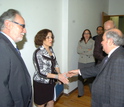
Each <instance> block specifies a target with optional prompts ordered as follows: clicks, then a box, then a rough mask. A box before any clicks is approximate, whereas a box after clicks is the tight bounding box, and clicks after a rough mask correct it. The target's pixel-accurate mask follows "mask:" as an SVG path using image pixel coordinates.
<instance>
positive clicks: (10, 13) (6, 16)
mask: <svg viewBox="0 0 124 107" xmlns="http://www.w3.org/2000/svg"><path fill="white" fill-rule="evenodd" d="M16 14H18V15H20V16H21V14H20V13H19V11H17V10H15V9H9V10H7V11H6V12H4V13H3V14H2V15H1V16H0V30H2V29H3V28H4V22H5V20H9V21H14V18H15V16H16Z"/></svg>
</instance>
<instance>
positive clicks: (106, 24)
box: [104, 20, 115, 30]
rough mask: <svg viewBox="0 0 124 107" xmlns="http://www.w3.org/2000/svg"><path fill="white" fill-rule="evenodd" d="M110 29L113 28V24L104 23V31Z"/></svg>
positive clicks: (110, 21) (109, 21)
mask: <svg viewBox="0 0 124 107" xmlns="http://www.w3.org/2000/svg"><path fill="white" fill-rule="evenodd" d="M112 28H115V23H114V21H112V20H108V21H106V22H105V23H104V29H105V30H110V29H112Z"/></svg>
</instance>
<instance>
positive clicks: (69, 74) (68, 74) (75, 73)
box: [66, 69, 79, 77]
mask: <svg viewBox="0 0 124 107" xmlns="http://www.w3.org/2000/svg"><path fill="white" fill-rule="evenodd" d="M78 74H79V69H77V70H71V71H68V73H66V76H67V77H72V76H75V75H78Z"/></svg>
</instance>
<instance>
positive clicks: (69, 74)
mask: <svg viewBox="0 0 124 107" xmlns="http://www.w3.org/2000/svg"><path fill="white" fill-rule="evenodd" d="M78 74H79V69H77V70H71V71H69V72H67V73H66V72H65V73H62V74H58V80H59V81H61V82H63V83H64V84H68V83H69V80H68V78H69V77H72V76H75V75H78Z"/></svg>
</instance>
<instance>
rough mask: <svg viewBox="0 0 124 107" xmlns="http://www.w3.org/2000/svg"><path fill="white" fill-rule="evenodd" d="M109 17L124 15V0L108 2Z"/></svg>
mask: <svg viewBox="0 0 124 107" xmlns="http://www.w3.org/2000/svg"><path fill="white" fill-rule="evenodd" d="M108 14H109V15H124V0H109V13H108Z"/></svg>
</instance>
